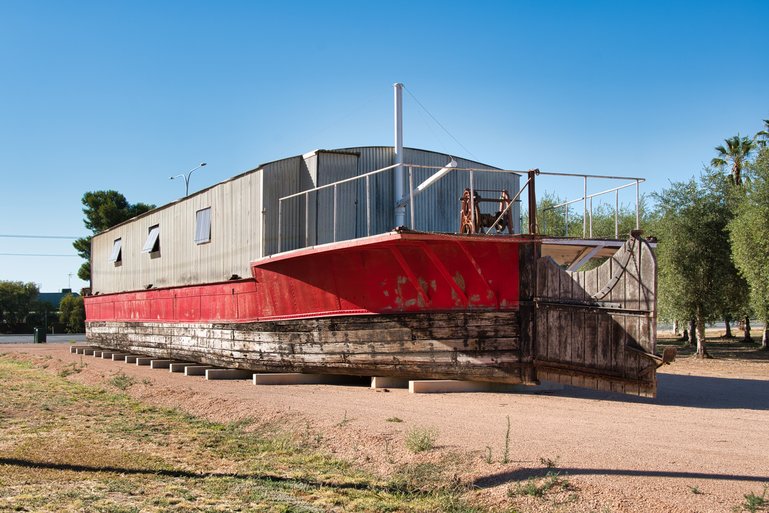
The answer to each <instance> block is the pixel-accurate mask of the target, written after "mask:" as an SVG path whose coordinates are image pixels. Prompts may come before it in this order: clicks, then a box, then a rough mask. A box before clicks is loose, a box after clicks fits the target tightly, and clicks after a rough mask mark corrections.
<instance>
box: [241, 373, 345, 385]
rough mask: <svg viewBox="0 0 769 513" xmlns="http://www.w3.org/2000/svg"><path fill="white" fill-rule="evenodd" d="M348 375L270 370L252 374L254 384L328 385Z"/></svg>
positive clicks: (338, 381)
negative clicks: (269, 371)
mask: <svg viewBox="0 0 769 513" xmlns="http://www.w3.org/2000/svg"><path fill="white" fill-rule="evenodd" d="M349 380H350V378H349V377H348V376H334V375H333V374H303V373H301V372H271V373H259V374H254V377H253V382H254V385H329V384H338V383H346V382H348V381H349Z"/></svg>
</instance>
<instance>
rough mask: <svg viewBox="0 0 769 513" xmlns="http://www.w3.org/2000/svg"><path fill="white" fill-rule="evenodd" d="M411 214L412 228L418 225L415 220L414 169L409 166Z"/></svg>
mask: <svg viewBox="0 0 769 513" xmlns="http://www.w3.org/2000/svg"><path fill="white" fill-rule="evenodd" d="M409 215H411V229H412V230H413V229H414V227H415V226H416V223H415V221H414V170H413V168H412V167H411V166H409Z"/></svg>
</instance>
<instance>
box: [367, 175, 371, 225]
mask: <svg viewBox="0 0 769 513" xmlns="http://www.w3.org/2000/svg"><path fill="white" fill-rule="evenodd" d="M366 235H371V185H370V183H369V177H368V176H366Z"/></svg>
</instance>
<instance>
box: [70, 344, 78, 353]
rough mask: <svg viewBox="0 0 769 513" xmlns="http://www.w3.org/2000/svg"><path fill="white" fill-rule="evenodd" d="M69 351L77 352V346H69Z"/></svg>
mask: <svg viewBox="0 0 769 513" xmlns="http://www.w3.org/2000/svg"><path fill="white" fill-rule="evenodd" d="M69 352H70V353H72V354H77V346H69Z"/></svg>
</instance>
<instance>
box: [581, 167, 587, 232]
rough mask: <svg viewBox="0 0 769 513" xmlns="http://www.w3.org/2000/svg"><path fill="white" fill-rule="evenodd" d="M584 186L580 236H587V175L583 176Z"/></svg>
mask: <svg viewBox="0 0 769 513" xmlns="http://www.w3.org/2000/svg"><path fill="white" fill-rule="evenodd" d="M583 179H584V182H583V183H584V187H583V191H584V194H582V237H586V236H587V177H586V176H585V177H583Z"/></svg>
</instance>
